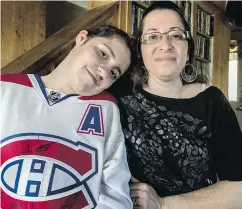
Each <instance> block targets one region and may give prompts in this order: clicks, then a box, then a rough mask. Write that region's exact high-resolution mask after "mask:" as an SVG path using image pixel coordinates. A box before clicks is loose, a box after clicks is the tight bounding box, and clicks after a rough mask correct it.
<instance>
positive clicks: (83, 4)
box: [69, 1, 88, 9]
mask: <svg viewBox="0 0 242 209" xmlns="http://www.w3.org/2000/svg"><path fill="white" fill-rule="evenodd" d="M69 2H71V3H73V4H76V5H78V6H80V7H83V8H86V9H88V1H69Z"/></svg>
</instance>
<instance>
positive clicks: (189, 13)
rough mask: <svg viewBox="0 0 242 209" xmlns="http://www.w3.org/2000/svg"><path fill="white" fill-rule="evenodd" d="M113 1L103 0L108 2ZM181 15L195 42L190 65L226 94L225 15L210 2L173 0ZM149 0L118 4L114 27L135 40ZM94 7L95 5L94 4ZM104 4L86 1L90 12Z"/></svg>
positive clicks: (227, 52) (226, 39)
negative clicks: (188, 26)
mask: <svg viewBox="0 0 242 209" xmlns="http://www.w3.org/2000/svg"><path fill="white" fill-rule="evenodd" d="M110 2H112V1H109V2H108V1H105V3H106V4H107V3H110ZM173 2H174V3H176V4H177V5H178V6H179V7H180V8H181V10H182V11H183V13H184V17H185V19H186V20H187V21H188V23H189V25H190V27H191V33H192V36H193V38H194V42H195V56H194V60H193V64H194V65H195V66H196V68H197V70H198V74H200V73H203V74H205V75H206V76H207V77H208V78H209V81H210V83H211V84H212V85H215V86H217V87H218V88H220V89H221V90H222V91H223V92H224V93H225V95H227V94H228V62H229V42H230V31H231V30H230V24H229V22H228V20H227V19H226V16H225V12H224V11H222V10H221V8H219V7H216V5H215V4H212V3H211V2H209V1H192V0H186V1H173ZM151 3H152V1H119V8H118V15H117V20H116V22H115V25H116V26H117V27H119V28H121V29H123V30H124V31H125V32H127V33H128V34H129V35H131V37H134V36H135V34H136V31H137V28H138V26H139V24H140V20H141V17H142V14H143V12H144V10H145V9H146V8H147V7H149V5H150V4H151ZM94 4H95V5H94ZM103 4H104V1H89V9H92V8H95V7H98V6H101V5H103Z"/></svg>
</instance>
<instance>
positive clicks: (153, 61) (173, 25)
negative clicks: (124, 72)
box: [141, 9, 188, 81]
mask: <svg viewBox="0 0 242 209" xmlns="http://www.w3.org/2000/svg"><path fill="white" fill-rule="evenodd" d="M171 30H172V31H175V32H172V33H171V34H172V36H174V37H175V38H171V39H170V40H169V39H168V38H167V36H166V34H163V36H162V39H161V40H158V41H156V42H155V43H146V44H141V53H142V58H143V61H144V65H145V67H146V69H147V70H148V72H149V79H150V78H152V77H153V78H155V79H158V80H161V81H169V80H173V79H177V78H178V77H179V76H180V72H181V70H182V69H183V68H184V67H185V64H186V61H187V59H188V41H187V40H184V39H181V40H180V39H179V38H176V37H179V36H178V35H179V34H181V33H182V32H181V30H185V28H184V26H183V24H182V22H181V19H180V16H179V15H178V14H177V13H176V12H175V11H173V10H168V9H164V10H162V9H157V10H154V11H152V12H150V13H149V14H148V15H147V16H146V17H145V19H144V22H143V31H142V35H145V34H150V33H151V34H153V33H155V34H159V33H166V32H168V31H171ZM169 34H170V33H169ZM177 34H178V35H177ZM150 37H151V38H153V37H152V36H150ZM154 37H155V36H154ZM170 37H171V36H170Z"/></svg>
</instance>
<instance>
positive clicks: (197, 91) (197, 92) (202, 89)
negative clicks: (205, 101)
mask: <svg viewBox="0 0 242 209" xmlns="http://www.w3.org/2000/svg"><path fill="white" fill-rule="evenodd" d="M199 96H212V97H214V96H224V93H223V92H222V91H221V90H220V89H219V88H218V87H216V86H213V85H209V84H205V83H194V84H188V85H185V86H184V87H183V97H184V98H196V97H199Z"/></svg>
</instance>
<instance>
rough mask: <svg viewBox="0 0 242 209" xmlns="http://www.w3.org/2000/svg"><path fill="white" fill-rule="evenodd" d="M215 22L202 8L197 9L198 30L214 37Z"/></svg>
mask: <svg viewBox="0 0 242 209" xmlns="http://www.w3.org/2000/svg"><path fill="white" fill-rule="evenodd" d="M213 21H214V18H213V16H212V15H209V14H207V13H206V12H204V11H203V10H201V9H200V8H198V9H197V30H198V31H200V32H202V33H204V34H206V35H209V36H212V35H213Z"/></svg>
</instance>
